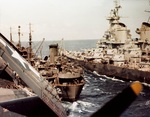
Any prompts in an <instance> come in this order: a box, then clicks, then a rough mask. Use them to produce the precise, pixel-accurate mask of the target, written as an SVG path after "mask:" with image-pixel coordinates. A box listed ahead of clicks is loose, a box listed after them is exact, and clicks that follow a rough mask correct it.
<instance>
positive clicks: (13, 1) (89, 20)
mask: <svg viewBox="0 0 150 117" xmlns="http://www.w3.org/2000/svg"><path fill="white" fill-rule="evenodd" d="M119 3H120V5H121V6H122V8H121V9H120V12H119V14H120V15H121V16H122V18H121V21H122V22H123V23H125V24H126V25H127V27H128V28H129V29H130V30H131V34H132V37H133V38H135V37H137V36H138V35H136V33H135V30H136V28H139V27H140V26H141V23H142V22H143V21H147V20H148V17H149V16H150V13H148V12H145V10H150V6H149V0H120V1H119ZM113 7H114V0H0V32H1V33H2V34H3V35H4V36H6V37H7V38H8V39H9V33H10V27H11V28H12V32H13V40H14V41H17V40H18V36H17V31H18V26H21V33H22V34H23V35H22V36H21V41H28V33H29V23H31V24H32V30H33V32H32V38H33V41H36V40H38V41H41V40H42V39H43V38H45V39H46V40H61V39H62V38H64V39H66V40H68V39H70V40H71V39H72V40H73V39H100V38H101V37H102V35H103V34H104V31H105V30H107V29H108V26H109V23H108V21H107V20H106V18H107V16H108V15H109V13H110V10H111V9H112V8H113Z"/></svg>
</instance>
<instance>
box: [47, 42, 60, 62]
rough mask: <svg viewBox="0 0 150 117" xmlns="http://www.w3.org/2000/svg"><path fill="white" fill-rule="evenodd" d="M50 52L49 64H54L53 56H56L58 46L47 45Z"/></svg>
mask: <svg viewBox="0 0 150 117" xmlns="http://www.w3.org/2000/svg"><path fill="white" fill-rule="evenodd" d="M49 50H50V63H55V56H57V55H58V44H51V45H49Z"/></svg>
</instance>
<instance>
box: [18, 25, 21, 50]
mask: <svg viewBox="0 0 150 117" xmlns="http://www.w3.org/2000/svg"><path fill="white" fill-rule="evenodd" d="M20 28H21V26H18V37H19V41H18V47H19V48H20V47H21V42H20V34H21V33H20Z"/></svg>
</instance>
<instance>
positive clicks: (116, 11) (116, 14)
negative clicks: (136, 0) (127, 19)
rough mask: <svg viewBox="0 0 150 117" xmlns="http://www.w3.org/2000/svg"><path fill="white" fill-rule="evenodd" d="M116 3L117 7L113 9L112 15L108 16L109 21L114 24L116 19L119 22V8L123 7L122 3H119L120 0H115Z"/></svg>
mask: <svg viewBox="0 0 150 117" xmlns="http://www.w3.org/2000/svg"><path fill="white" fill-rule="evenodd" d="M114 3H115V8H114V9H112V10H111V12H110V16H109V17H108V18H107V20H109V23H110V24H112V23H113V22H114V21H116V22H117V23H119V19H120V16H119V9H120V8H121V6H120V5H118V1H117V0H114Z"/></svg>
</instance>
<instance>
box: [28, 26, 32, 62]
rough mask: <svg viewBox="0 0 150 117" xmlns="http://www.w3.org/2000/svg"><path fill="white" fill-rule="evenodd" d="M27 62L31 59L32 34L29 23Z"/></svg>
mask: <svg viewBox="0 0 150 117" xmlns="http://www.w3.org/2000/svg"><path fill="white" fill-rule="evenodd" d="M28 54H29V55H28V61H29V62H31V57H32V34H31V23H29V52H28Z"/></svg>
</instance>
